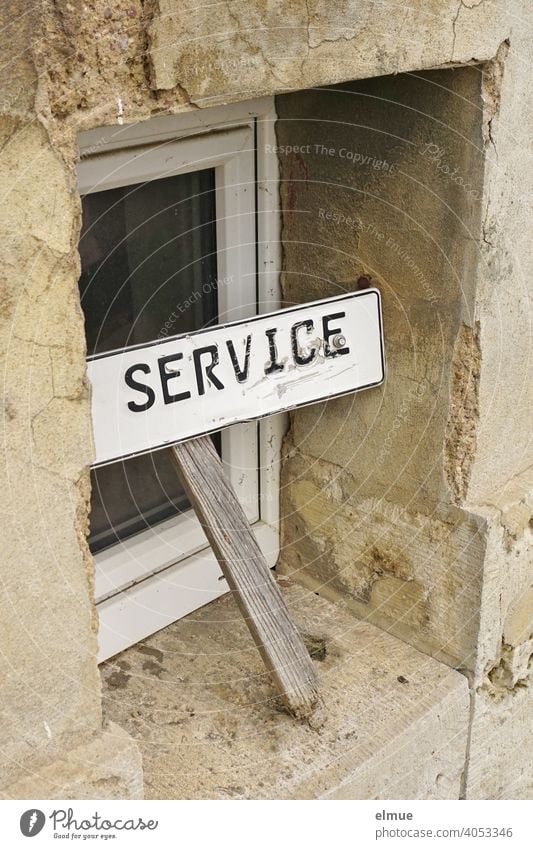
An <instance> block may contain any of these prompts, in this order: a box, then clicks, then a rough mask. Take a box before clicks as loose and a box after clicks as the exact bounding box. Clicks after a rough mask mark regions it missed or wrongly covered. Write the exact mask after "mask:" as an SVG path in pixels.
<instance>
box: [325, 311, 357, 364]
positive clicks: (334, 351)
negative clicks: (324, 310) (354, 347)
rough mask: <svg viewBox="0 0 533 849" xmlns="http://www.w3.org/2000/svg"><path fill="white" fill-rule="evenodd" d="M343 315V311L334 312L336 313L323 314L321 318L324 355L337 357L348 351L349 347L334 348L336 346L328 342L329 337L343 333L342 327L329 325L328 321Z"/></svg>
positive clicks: (343, 316)
mask: <svg viewBox="0 0 533 849" xmlns="http://www.w3.org/2000/svg"><path fill="white" fill-rule="evenodd" d="M345 317H346V313H345V312H336V313H333V314H332V315H325V316H323V318H322V330H323V335H324V356H325V357H338V356H340V355H341V354H349V353H350V349H349V348H348V347H342V348H336V347H332V346H331V345H330V344H329V340H330V339H331V337H332V336H335V335H336V334H339V335H340V336H342V335H343V334H342V329H341V328H340V327H330V326H329V322H330V321H336V319H338V318H345Z"/></svg>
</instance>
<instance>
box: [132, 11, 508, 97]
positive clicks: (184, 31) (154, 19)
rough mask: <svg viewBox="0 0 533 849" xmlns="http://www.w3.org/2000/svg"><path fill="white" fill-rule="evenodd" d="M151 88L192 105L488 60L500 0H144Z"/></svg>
mask: <svg viewBox="0 0 533 849" xmlns="http://www.w3.org/2000/svg"><path fill="white" fill-rule="evenodd" d="M149 9H150V10H151V22H150V24H149V27H148V33H149V54H150V63H151V68H152V85H153V87H154V88H156V89H172V88H174V87H175V86H176V85H178V84H179V86H180V88H181V89H182V90H184V91H185V92H186V93H187V97H188V98H189V100H190V101H191V102H192V103H195V104H197V105H202V106H205V105H208V104H210V103H215V102H217V103H218V102H220V101H221V100H224V98H227V97H228V95H229V96H233V97H235V96H237V97H239V98H242V97H247V96H248V97H253V96H256V95H257V94H263V93H267V92H268V93H270V92H273V91H274V92H279V91H287V90H291V89H296V88H311V87H312V86H315V85H323V84H324V83H332V82H338V81H340V80H346V79H358V78H362V77H370V76H381V75H382V74H390V73H398V72H400V71H410V70H414V69H422V68H429V67H432V66H436V65H442V64H444V63H456V62H469V61H472V60H473V59H475V60H482V59H489V58H490V57H491V56H494V55H495V53H496V50H497V49H498V46H499V44H500V43H501V42H502V41H503V40H504V38H506V36H507V34H508V31H509V24H508V22H507V20H506V18H507V12H506V5H505V3H504V2H503V0H485V2H483V3H470V2H457V0H431V2H427V0H425V1H424V0H415V2H412V3H410V4H409V5H408V6H404V5H396V6H392V7H391V6H390V5H384V4H376V3H375V2H370V0H363V2H361V0H341V2H338V3H335V4H334V5H332V4H331V3H328V2H327V0H274V2H269V3H264V2H257V3H250V2H245V0H230V2H225V3H221V4H218V5H217V7H216V14H213V8H212V7H211V6H209V5H206V4H205V3H201V2H198V0H196V2H194V3H190V2H183V0H151V2H150V3H149Z"/></svg>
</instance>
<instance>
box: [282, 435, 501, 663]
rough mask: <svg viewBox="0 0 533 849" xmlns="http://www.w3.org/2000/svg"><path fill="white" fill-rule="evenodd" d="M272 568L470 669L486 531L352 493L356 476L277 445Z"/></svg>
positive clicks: (450, 513)
mask: <svg viewBox="0 0 533 849" xmlns="http://www.w3.org/2000/svg"><path fill="white" fill-rule="evenodd" d="M283 487H284V500H283V524H282V527H283V533H282V541H281V542H282V554H281V558H280V562H279V565H278V569H279V570H280V572H282V573H284V574H288V575H290V576H292V577H293V578H294V579H295V580H297V581H300V582H303V583H305V584H306V585H307V586H309V587H310V588H312V589H313V590H314V591H316V592H319V593H320V594H321V595H324V596H325V597H326V598H331V599H335V601H336V602H337V603H340V604H342V605H343V606H345V607H346V608H348V609H350V610H351V611H352V612H353V613H355V615H356V616H358V617H360V618H361V619H365V620H366V621H368V622H372V623H373V624H376V625H379V626H380V627H382V628H384V629H386V630H388V631H390V632H391V633H393V634H395V635H396V636H398V637H399V638H401V639H404V640H406V641H407V642H408V643H410V644H411V645H414V646H416V647H417V648H418V649H419V650H420V651H425V652H427V653H428V654H431V655H432V656H433V657H436V658H438V659H439V660H441V661H443V662H444V663H448V664H450V665H451V666H455V667H458V668H461V669H469V670H472V671H473V670H474V668H475V666H476V659H477V644H478V634H479V624H480V606H481V594H482V587H483V580H482V578H483V562H484V556H485V548H486V540H487V534H488V529H487V525H486V521H485V519H484V518H483V517H475V516H473V515H470V516H465V515H464V514H463V513H462V511H460V510H458V509H456V508H450V509H448V510H447V511H444V510H443V511H440V513H439V514H434V515H432V516H430V517H428V516H426V515H424V514H420V513H413V512H411V511H410V510H409V509H408V508H402V507H401V506H399V505H397V504H394V503H393V502H391V501H388V500H387V499H385V498H382V499H379V498H361V497H360V496H359V494H358V479H357V478H356V477H354V476H353V475H351V474H350V473H348V472H347V471H346V470H344V469H342V468H341V467H340V466H334V465H332V464H330V463H325V462H324V461H322V460H321V461H317V460H316V459H315V458H313V457H309V456H308V455H306V454H304V453H301V452H299V451H298V450H297V449H295V448H290V447H289V446H288V447H287V452H286V458H285V462H284V464H283Z"/></svg>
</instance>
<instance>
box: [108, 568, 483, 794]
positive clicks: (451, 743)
mask: <svg viewBox="0 0 533 849" xmlns="http://www.w3.org/2000/svg"><path fill="white" fill-rule="evenodd" d="M281 583H282V584H283V592H284V595H285V598H286V600H287V602H288V604H289V608H290V610H291V613H292V615H293V617H294V619H295V621H296V623H297V624H298V626H299V627H300V628H301V629H302V630H303V631H304V632H305V633H306V634H307V635H308V636H310V637H312V638H314V640H313V644H314V645H315V646H317V645H320V648H321V651H320V653H319V654H318V657H322V659H321V660H315V664H316V669H317V672H318V673H319V676H320V681H321V692H322V698H323V707H322V712H321V718H320V721H321V722H322V723H323V724H319V720H318V718H317V721H316V723H315V727H310V726H309V725H307V724H302V723H298V722H296V721H295V720H293V719H291V718H290V717H289V716H287V715H286V714H284V713H280V712H279V710H276V705H275V701H274V698H273V691H272V689H271V686H270V683H269V680H268V676H267V674H266V673H265V670H264V667H263V666H262V664H261V662H260V658H259V655H258V653H257V651H256V649H255V647H254V645H253V643H252V640H251V637H250V636H249V634H248V632H247V629H246V626H245V624H244V622H243V621H242V618H241V616H240V615H239V613H238V610H237V607H236V606H235V604H234V602H233V600H232V598H231V596H226V597H224V598H222V599H219V600H217V601H215V602H213V603H211V604H210V605H207V606H206V607H204V608H202V609H201V610H199V611H197V612H196V613H194V614H191V615H190V616H188V617H186V618H185V619H182V620H181V621H180V622H177V623H175V624H174V625H171V626H170V627H168V628H166V629H164V630H163V631H160V632H159V633H158V634H155V635H153V636H152V637H150V638H149V639H147V640H144V641H143V642H142V643H140V644H138V645H137V646H133V647H132V648H130V649H128V650H127V651H125V652H123V653H122V654H120V655H118V656H117V657H116V658H114V659H112V660H111V661H108V662H107V663H106V664H104V665H103V667H102V674H103V681H104V705H105V712H106V715H107V716H108V717H109V718H111V719H112V720H113V721H115V722H118V723H119V724H120V725H121V726H122V727H123V728H125V729H127V730H128V731H129V732H130V733H131V735H132V737H134V738H135V739H136V740H137V741H138V742H139V745H140V747H141V750H142V753H143V761H144V773H145V794H146V797H147V798H170V799H181V798H186V799H191V798H192V799H195V798H214V799H227V798H247V799H253V798H277V799H280V798H281V799H286V798H291V799H294V798H297V799H301V798H355V799H357V798H370V799H371V798H391V799H393V798H424V799H439V798H458V796H459V792H460V780H461V773H462V769H463V766H464V756H465V747H466V730H467V726H468V713H469V699H468V686H467V681H466V679H465V678H464V677H463V676H461V675H459V674H458V673H457V672H454V671H453V670H451V669H449V668H448V667H446V666H444V665H442V664H440V663H437V662H436V661H434V660H432V659H431V658H429V657H427V656H426V655H423V654H420V653H419V652H417V651H416V650H415V649H413V648H411V647H410V646H407V645H406V644H405V643H402V642H400V641H399V640H396V639H395V638H394V637H391V636H390V635H388V634H386V633H384V632H383V631H381V630H379V629H378V628H375V627H373V626H371V625H368V624H366V623H363V622H357V621H356V620H355V619H354V618H353V617H352V616H350V615H349V614H347V613H346V612H343V611H342V610H341V609H339V608H338V607H337V606H336V605H333V604H330V603H329V602H327V601H325V600H324V599H321V598H319V597H318V596H316V595H315V594H314V593H310V592H309V591H306V590H304V589H302V588H301V587H298V586H297V585H287V584H288V583H289V582H287V581H282V582H281Z"/></svg>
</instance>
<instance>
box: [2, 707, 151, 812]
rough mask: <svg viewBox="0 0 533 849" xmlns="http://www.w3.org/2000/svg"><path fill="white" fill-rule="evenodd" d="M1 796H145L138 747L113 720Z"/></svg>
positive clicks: (6, 797) (71, 797)
mask: <svg viewBox="0 0 533 849" xmlns="http://www.w3.org/2000/svg"><path fill="white" fill-rule="evenodd" d="M0 798H2V799H142V798H143V784H142V765H141V755H140V752H139V749H138V747H137V746H136V744H135V743H134V742H133V740H132V739H131V737H130V736H129V735H128V734H126V733H125V732H124V731H123V730H122V729H121V728H118V726H116V725H115V724H114V723H112V722H111V723H109V724H108V727H107V728H106V729H105V730H104V731H103V732H101V733H100V734H98V735H96V736H95V737H94V739H92V740H90V741H89V742H88V743H86V744H85V745H83V746H78V747H77V748H73V749H70V750H69V751H67V752H66V753H65V757H64V758H63V759H61V760H59V761H54V762H53V763H51V764H48V765H47V766H45V767H44V768H43V769H41V770H39V771H36V772H35V773H31V772H27V773H26V774H25V775H24V777H22V778H20V779H19V780H18V781H17V782H15V784H12V785H10V786H8V787H5V788H4V789H1V788H0Z"/></svg>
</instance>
